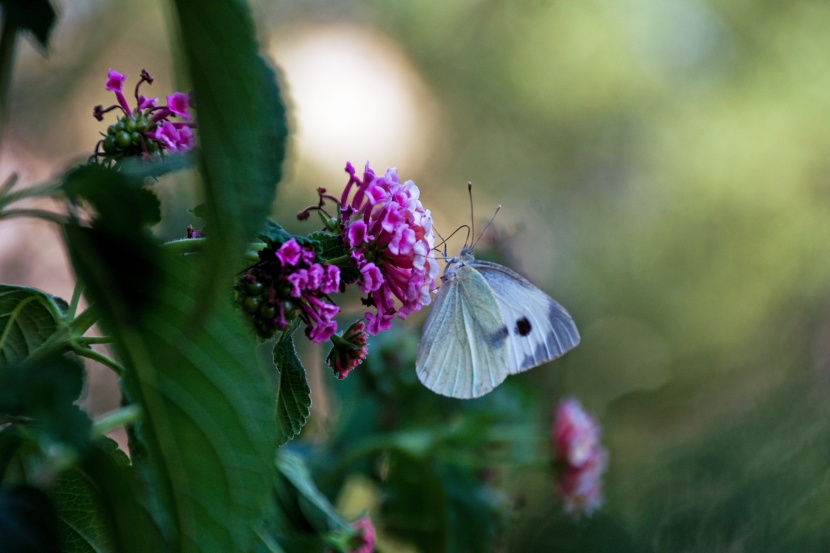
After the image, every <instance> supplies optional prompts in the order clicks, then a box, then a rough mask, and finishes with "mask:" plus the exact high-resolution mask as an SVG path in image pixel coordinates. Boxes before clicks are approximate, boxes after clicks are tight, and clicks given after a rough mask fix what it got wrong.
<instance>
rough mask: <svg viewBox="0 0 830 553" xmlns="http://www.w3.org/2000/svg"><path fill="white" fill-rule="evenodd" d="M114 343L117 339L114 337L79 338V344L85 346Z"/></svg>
mask: <svg viewBox="0 0 830 553" xmlns="http://www.w3.org/2000/svg"><path fill="white" fill-rule="evenodd" d="M114 341H115V338H113V337H112V336H84V337H83V338H78V343H79V344H83V345H85V346H90V345H92V344H111V343H113V342H114Z"/></svg>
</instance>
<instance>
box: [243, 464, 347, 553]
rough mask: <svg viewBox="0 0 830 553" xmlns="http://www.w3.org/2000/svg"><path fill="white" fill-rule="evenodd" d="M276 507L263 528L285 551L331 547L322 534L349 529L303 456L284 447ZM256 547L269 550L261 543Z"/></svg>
mask: <svg viewBox="0 0 830 553" xmlns="http://www.w3.org/2000/svg"><path fill="white" fill-rule="evenodd" d="M276 468H277V478H276V480H275V483H274V504H273V507H274V508H273V509H272V511H271V512H270V513H269V516H268V518H267V519H266V523H265V528H264V531H265V533H266V534H267V536H268V539H270V540H272V541H273V542H275V543H277V544H278V545H279V547H280V548H282V550H283V551H284V552H285V553H318V552H319V553H323V552H325V551H331V548H330V547H328V546H327V544H326V541H325V540H324V539H323V536H324V535H326V534H329V533H331V532H343V531H348V530H349V529H350V525H349V523H348V521H346V519H345V518H344V517H343V515H341V514H340V513H339V512H338V511H337V509H335V508H334V506H333V505H332V504H331V503H330V502H329V500H328V498H326V496H325V495H323V494H322V493H321V492H320V491H319V490H318V489H317V486H316V485H315V483H314V481H313V480H312V478H311V474H310V473H309V471H308V468H307V467H306V465H305V462H304V461H303V459H302V458H301V457H300V456H299V455H297V454H295V453H292V452H289V451H286V450H285V449H282V450H280V451H279V453H278V454H277V459H276ZM257 551H258V552H259V551H263V552H264V551H268V549H267V548H265V547H263V546H261V547H259V548H258V549H257Z"/></svg>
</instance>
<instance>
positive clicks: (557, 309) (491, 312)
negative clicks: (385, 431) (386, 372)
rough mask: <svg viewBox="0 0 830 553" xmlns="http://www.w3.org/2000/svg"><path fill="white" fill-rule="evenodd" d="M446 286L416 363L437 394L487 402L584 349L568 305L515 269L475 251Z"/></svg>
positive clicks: (463, 257)
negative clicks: (514, 378) (512, 381)
mask: <svg viewBox="0 0 830 553" xmlns="http://www.w3.org/2000/svg"><path fill="white" fill-rule="evenodd" d="M441 280H442V281H443V285H442V286H441V288H440V290H439V291H438V297H436V298H435V304H434V305H433V306H432V311H431V312H430V314H429V317H427V322H426V324H425V325H424V331H423V334H422V336H421V341H420V342H419V343H418V356H417V360H416V363H415V369H416V371H417V373H418V378H419V379H420V380H421V382H423V384H424V386H426V387H427V388H429V389H430V390H432V391H433V392H436V393H439V394H441V395H445V396H450V397H456V398H464V399H468V398H474V397H479V396H483V395H484V394H486V393H487V392H489V391H491V390H492V389H493V388H495V387H496V386H498V385H499V384H501V383H502V382H504V379H505V378H507V375H510V374H516V373H519V372H522V371H526V370H528V369H532V368H533V367H536V366H538V365H541V364H542V363H545V362H546V361H550V360H551V359H556V358H557V357H559V356H561V355H562V354H564V353H565V352H566V351H568V350H570V349H571V348H573V347H574V346H576V345H577V344H578V343H579V332H578V331H577V329H576V325H575V324H574V321H573V319H572V318H571V316H570V315H569V314H568V312H567V311H565V309H564V308H563V307H562V306H561V305H559V304H558V303H556V302H555V301H554V300H553V298H551V297H550V296H548V295H547V294H545V293H544V292H543V291H541V290H540V289H539V288H537V287H536V286H534V285H533V284H531V283H530V282H528V280H527V279H525V278H524V277H522V276H521V275H519V274H517V273H515V272H513V271H511V270H510V269H508V268H506V267H502V266H501V265H498V264H496V263H490V262H487V261H477V260H476V258H475V256H474V255H473V250H472V248H469V247H467V246H465V247H464V248H463V249H462V250H461V253H460V254H459V255H458V257H453V258H451V259H450V260H449V261H448V263H447V267H446V269H445V270H444V274H443V275H442V276H441Z"/></svg>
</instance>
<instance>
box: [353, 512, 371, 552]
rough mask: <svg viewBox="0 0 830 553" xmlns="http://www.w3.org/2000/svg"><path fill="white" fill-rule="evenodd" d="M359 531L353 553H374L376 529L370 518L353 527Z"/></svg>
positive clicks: (364, 518) (361, 520)
mask: <svg viewBox="0 0 830 553" xmlns="http://www.w3.org/2000/svg"><path fill="white" fill-rule="evenodd" d="M353 527H354V529H355V530H356V531H357V534H356V536H355V539H354V540H353V542H352V550H351V553H373V552H374V550H375V541H376V539H377V538H376V537H375V527H374V526H373V525H372V520H371V519H370V518H369V517H363V518H361V519H360V520H358V521H357V522H355V523H354V525H353Z"/></svg>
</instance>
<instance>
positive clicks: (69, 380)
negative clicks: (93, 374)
mask: <svg viewBox="0 0 830 553" xmlns="http://www.w3.org/2000/svg"><path fill="white" fill-rule="evenodd" d="M83 382H84V369H83V365H81V364H80V363H79V362H78V361H76V360H74V359H69V358H66V357H60V356H57V357H49V358H45V359H42V360H38V361H37V362H26V363H19V364H15V365H10V366H8V367H4V368H2V369H0V413H5V414H8V415H12V416H15V417H20V418H23V419H30V421H29V422H27V423H26V424H25V428H26V430H27V431H28V430H31V431H32V432H33V433H36V434H38V435H39V436H42V437H43V439H44V441H45V443H44V444H43V446H44V447H48V446H49V445H51V443H50V442H51V441H52V440H55V441H59V442H62V443H64V444H69V445H72V446H73V447H75V448H76V449H78V450H83V449H85V448H86V446H87V443H88V440H89V432H90V427H91V423H90V420H89V418H88V417H87V416H86V414H85V413H84V412H83V411H81V409H80V408H79V407H78V406H77V405H75V400H77V399H78V396H80V394H81V390H82V388H83Z"/></svg>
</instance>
